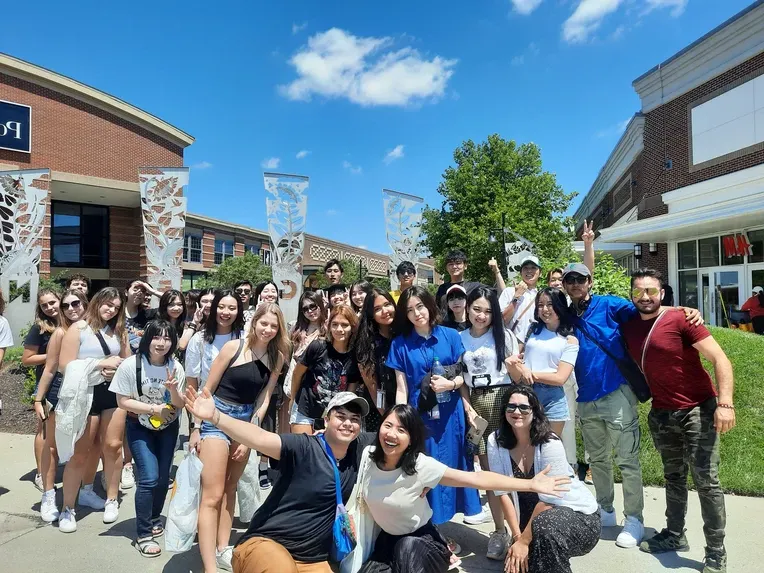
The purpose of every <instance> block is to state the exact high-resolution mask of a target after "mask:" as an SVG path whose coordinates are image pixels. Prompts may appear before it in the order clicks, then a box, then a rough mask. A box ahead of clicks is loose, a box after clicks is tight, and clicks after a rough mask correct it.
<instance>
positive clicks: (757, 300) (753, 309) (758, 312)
mask: <svg viewBox="0 0 764 573" xmlns="http://www.w3.org/2000/svg"><path fill="white" fill-rule="evenodd" d="M740 310H747V311H748V315H749V316H750V317H751V323H752V324H753V331H754V332H755V333H756V334H764V288H761V287H760V286H755V287H753V294H752V295H751V298H749V299H748V300H747V301H745V302H744V303H743V306H741V307H740Z"/></svg>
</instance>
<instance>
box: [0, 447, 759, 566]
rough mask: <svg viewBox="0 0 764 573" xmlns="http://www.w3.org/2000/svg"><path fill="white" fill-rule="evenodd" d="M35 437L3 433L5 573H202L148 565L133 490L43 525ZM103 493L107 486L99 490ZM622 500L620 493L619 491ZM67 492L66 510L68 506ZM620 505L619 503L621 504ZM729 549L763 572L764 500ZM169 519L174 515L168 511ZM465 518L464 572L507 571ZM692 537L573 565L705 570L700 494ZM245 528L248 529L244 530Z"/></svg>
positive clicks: (658, 495)
mask: <svg viewBox="0 0 764 573" xmlns="http://www.w3.org/2000/svg"><path fill="white" fill-rule="evenodd" d="M33 468H34V465H33V456H32V436H25V435H15V434H0V571H2V572H3V573H26V572H28V571H56V572H57V573H90V572H95V571H108V572H109V573H134V572H135V571H141V572H142V573H159V572H166V573H170V572H172V573H186V572H189V573H190V572H194V573H196V572H199V571H201V560H200V558H199V552H198V550H197V549H196V547H195V548H194V549H192V550H191V551H189V552H187V553H183V554H177V555H176V554H163V555H162V556H161V557H159V558H156V559H144V558H142V557H141V556H140V555H139V554H138V552H137V551H136V550H135V549H134V548H133V547H132V545H131V541H132V539H133V537H134V532H135V513H134V506H133V495H132V490H130V491H127V492H126V493H125V494H124V495H123V497H122V506H121V508H120V519H119V521H118V522H117V523H114V524H111V525H105V524H104V523H103V522H102V521H101V515H100V513H99V512H92V513H90V512H86V511H81V512H79V514H78V516H77V517H78V524H77V525H78V530H77V532H76V533H73V534H69V535H66V534H63V533H60V532H59V531H58V529H57V528H56V527H54V526H49V525H46V524H45V523H43V522H42V521H41V520H40V519H39V514H38V511H39V508H40V494H39V492H38V491H37V490H36V489H35V487H34V485H33V484H32V481H31V480H32V477H33V474H34V470H33ZM97 487H99V486H97ZM618 494H619V496H620V489H619V490H618ZM60 496H61V493H60V492H59V504H60V501H61V500H60ZM619 505H620V500H618V501H617V506H619ZM663 510H664V496H663V490H662V489H658V488H648V489H647V490H646V495H645V523H646V524H647V525H648V527H649V528H648V533H649V534H652V533H654V530H653V529H650V527H656V528H658V529H660V528H662V527H663V524H664V519H663ZM727 514H728V516H729V519H728V524H727V550H728V552H729V555H730V560H729V571H730V573H758V572H760V571H762V570H764V569H763V567H762V563H764V547H763V546H762V543H761V531H762V526H761V515H763V514H764V499H761V498H746V497H735V496H727ZM165 515H166V510H165ZM460 517H461V516H457V518H455V519H454V520H453V522H452V523H449V524H446V525H445V526H444V530H445V533H447V534H448V535H451V536H453V537H455V538H456V539H457V541H459V543H460V544H461V545H462V547H463V549H464V551H465V553H464V554H463V555H462V562H463V566H462V570H463V571H465V572H467V573H483V572H489V571H490V572H500V571H502V566H501V564H500V563H498V562H495V561H489V560H487V559H485V557H484V555H485V550H486V543H487V540H488V538H487V535H488V532H489V531H490V530H491V526H490V525H489V524H484V525H482V526H480V527H469V526H466V525H463V524H462V523H461V520H460V519H459V518H460ZM687 523H688V524H689V526H688V531H687V537H688V539H689V541H690V545H691V547H692V549H691V551H689V552H688V553H683V554H681V555H674V554H669V555H664V556H661V557H660V559H658V558H656V557H653V556H650V555H647V554H646V553H642V552H640V551H638V550H636V549H630V550H625V549H619V548H617V547H616V546H615V543H614V540H615V537H616V535H617V533H618V529H617V528H613V529H612V530H605V531H603V535H602V541H600V543H599V545H598V546H597V547H596V548H595V549H594V551H593V552H592V553H591V554H589V555H587V556H585V557H580V558H576V559H574V560H573V571H574V572H575V573H614V572H616V571H629V572H631V571H640V572H642V573H657V572H659V571H665V570H667V569H670V570H672V571H675V572H676V573H684V572H690V571H699V570H701V569H702V559H703V535H702V522H701V520H700V509H699V505H698V500H697V496H696V495H695V494H691V496H690V507H689V512H688V521H687ZM238 525H241V524H238Z"/></svg>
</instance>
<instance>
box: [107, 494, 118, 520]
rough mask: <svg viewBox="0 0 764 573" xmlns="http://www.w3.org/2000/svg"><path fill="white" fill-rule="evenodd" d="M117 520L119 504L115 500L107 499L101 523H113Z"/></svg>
mask: <svg viewBox="0 0 764 573" xmlns="http://www.w3.org/2000/svg"><path fill="white" fill-rule="evenodd" d="M117 518H119V502H118V501H117V500H116V499H107V500H106V504H105V507H104V510H103V522H104V523H114V522H115V521H117Z"/></svg>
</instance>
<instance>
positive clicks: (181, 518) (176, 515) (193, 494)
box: [164, 450, 204, 552]
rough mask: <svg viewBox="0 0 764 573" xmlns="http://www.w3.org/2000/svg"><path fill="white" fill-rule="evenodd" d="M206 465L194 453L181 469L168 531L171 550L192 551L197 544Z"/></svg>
mask: <svg viewBox="0 0 764 573" xmlns="http://www.w3.org/2000/svg"><path fill="white" fill-rule="evenodd" d="M203 465H204V464H202V460H200V459H199V457H198V456H197V455H196V451H195V450H191V451H190V452H188V453H187V454H186V457H184V458H183V461H182V462H180V466H178V471H177V473H176V474H175V483H174V484H173V487H172V494H171V497H170V509H169V511H168V512H167V527H165V532H164V544H165V549H166V550H167V551H176V552H182V551H188V550H189V549H191V547H192V546H193V544H194V536H195V535H196V527H197V521H198V520H199V501H200V499H201V494H202V488H201V479H202V467H203Z"/></svg>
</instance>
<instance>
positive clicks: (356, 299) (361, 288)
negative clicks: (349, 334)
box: [348, 279, 374, 318]
mask: <svg viewBox="0 0 764 573" xmlns="http://www.w3.org/2000/svg"><path fill="white" fill-rule="evenodd" d="M373 286H374V285H372V284H371V283H370V282H369V281H366V280H363V279H361V280H358V281H355V282H354V283H353V284H352V285H350V290H349V291H348V292H349V295H350V306H351V308H352V309H353V310H354V311H355V313H356V316H358V317H359V318H360V317H361V309H362V308H363V301H364V300H366V297H367V296H368V295H370V294H371V289H372V287H373Z"/></svg>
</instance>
